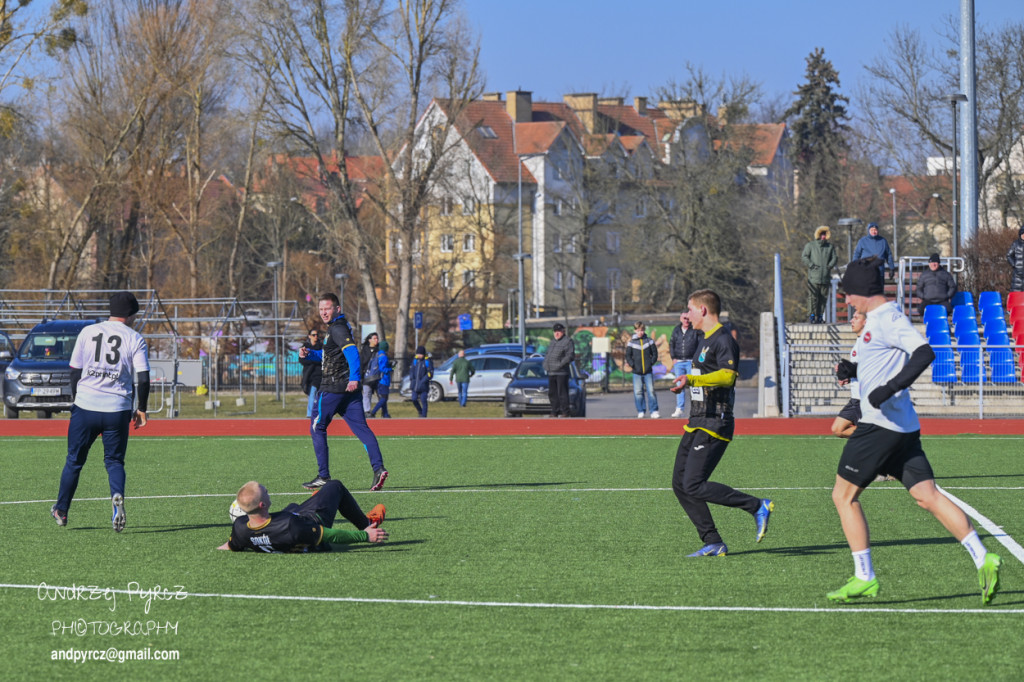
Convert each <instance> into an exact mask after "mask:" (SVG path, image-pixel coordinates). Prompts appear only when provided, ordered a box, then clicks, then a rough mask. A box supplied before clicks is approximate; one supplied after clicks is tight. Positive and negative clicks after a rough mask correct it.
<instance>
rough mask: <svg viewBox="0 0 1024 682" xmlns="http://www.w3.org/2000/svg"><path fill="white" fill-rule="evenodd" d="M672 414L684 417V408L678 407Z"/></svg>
mask: <svg viewBox="0 0 1024 682" xmlns="http://www.w3.org/2000/svg"><path fill="white" fill-rule="evenodd" d="M672 416H673V417H682V416H683V408H681V407H677V408H676V411H675V412H673V413H672Z"/></svg>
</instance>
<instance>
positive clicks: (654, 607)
mask: <svg viewBox="0 0 1024 682" xmlns="http://www.w3.org/2000/svg"><path fill="white" fill-rule="evenodd" d="M76 587H77V588H79V589H83V588H84V589H92V586H82V585H78V586H75V585H71V586H58V585H46V586H42V585H20V584H12V583H0V588H2V589H10V590H36V592H37V593H38V592H39V590H40V589H46V588H49V589H50V590H54V589H58V590H69V591H70V590H74V589H76ZM96 589H99V590H102V591H103V592H109V593H115V594H133V595H138V592H132V591H130V590H119V589H112V588H99V587H97V588H96ZM185 594H187V598H192V597H200V598H211V599H251V600H256V601H299V602H329V603H330V602H334V603H348V604H395V605H408V606H468V607H480V608H518V609H592V610H606V611H698V612H708V611H724V612H753V613H899V614H929V615H930V614H937V613H938V614H953V615H957V616H961V615H964V614H984V615H986V616H988V615H1021V614H1024V609H999V608H988V609H894V608H886V607H879V608H860V607H845V606H834V607H828V608H823V607H817V606H812V607H802V608H801V607H790V606H680V605H675V604H571V603H569V604H557V603H546V602H508V601H471V600H462V599H381V598H371V597H311V596H303V595H281V594H219V593H215V592H210V593H206V592H188V593H185Z"/></svg>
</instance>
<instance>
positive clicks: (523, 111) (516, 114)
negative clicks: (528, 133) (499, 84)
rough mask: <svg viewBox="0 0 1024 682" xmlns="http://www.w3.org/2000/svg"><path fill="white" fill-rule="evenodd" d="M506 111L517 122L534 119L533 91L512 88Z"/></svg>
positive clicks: (526, 121) (527, 121)
mask: <svg viewBox="0 0 1024 682" xmlns="http://www.w3.org/2000/svg"><path fill="white" fill-rule="evenodd" d="M507 94H508V102H507V103H506V104H505V111H507V112H508V115H509V118H511V119H512V120H513V121H515V122H516V123H530V122H531V121H533V93H532V92H529V91H527V90H510V91H509V92H508V93H507Z"/></svg>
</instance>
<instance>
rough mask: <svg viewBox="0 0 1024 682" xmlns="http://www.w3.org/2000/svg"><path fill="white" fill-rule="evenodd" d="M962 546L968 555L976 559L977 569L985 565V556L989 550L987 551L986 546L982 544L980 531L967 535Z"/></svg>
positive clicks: (962, 541)
mask: <svg viewBox="0 0 1024 682" xmlns="http://www.w3.org/2000/svg"><path fill="white" fill-rule="evenodd" d="M960 544H961V545H963V546H964V549H966V550H967V553H968V554H970V555H971V558H972V559H974V566H975V568H981V566H982V564H984V563H985V554H986V553H988V550H987V549H985V545H983V544H981V538H979V537H978V531H976V530H972V531H971V532H970V533H968V534H967V537H965V538H964V539H963V540H961V541H960Z"/></svg>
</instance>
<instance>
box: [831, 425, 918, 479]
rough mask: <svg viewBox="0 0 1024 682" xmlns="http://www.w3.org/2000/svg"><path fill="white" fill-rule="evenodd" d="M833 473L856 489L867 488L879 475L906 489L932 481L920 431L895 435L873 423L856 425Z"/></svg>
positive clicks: (896, 433) (895, 432)
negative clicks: (835, 471)
mask: <svg viewBox="0 0 1024 682" xmlns="http://www.w3.org/2000/svg"><path fill="white" fill-rule="evenodd" d="M837 473H838V474H839V477H840V478H842V479H843V480H846V481H849V482H850V483H853V484H854V485H855V486H857V487H858V488H867V487H868V486H869V485H870V484H871V482H872V481H874V480H875V477H876V476H878V475H879V474H884V475H886V476H892V477H893V478H895V479H897V480H898V481H900V482H901V483H902V484H903V487H904V488H906V489H907V490H910V489H911V488H913V487H914V486H915V485H917V484H918V483H920V482H921V481H930V480H934V478H935V474H933V473H932V467H931V464H929V463H928V458H927V457H926V456H925V454H924V450H923V449H922V448H921V432H920V431H914V432H912V433H899V432H898V431H890V430H889V429H884V428H882V427H881V426H877V425H875V424H860V425H858V426H857V430H856V431H854V432H853V435H852V436H850V439H849V440H848V441H846V446H845V447H844V448H843V454H842V456H841V457H840V458H839V471H838V472H837Z"/></svg>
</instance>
